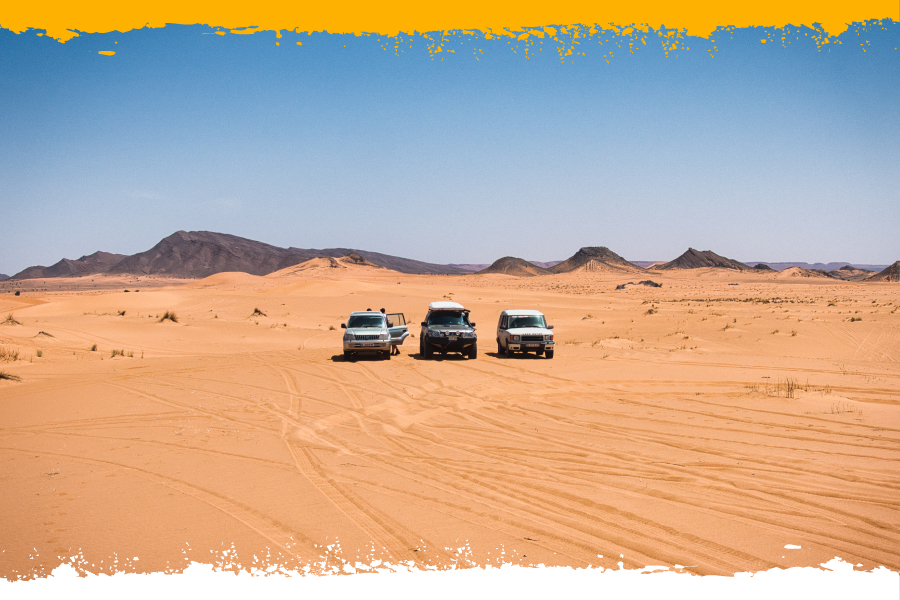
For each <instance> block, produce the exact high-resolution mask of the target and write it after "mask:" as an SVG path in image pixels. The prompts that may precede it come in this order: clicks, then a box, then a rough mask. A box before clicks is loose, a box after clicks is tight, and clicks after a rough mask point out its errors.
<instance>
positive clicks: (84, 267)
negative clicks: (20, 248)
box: [12, 251, 126, 279]
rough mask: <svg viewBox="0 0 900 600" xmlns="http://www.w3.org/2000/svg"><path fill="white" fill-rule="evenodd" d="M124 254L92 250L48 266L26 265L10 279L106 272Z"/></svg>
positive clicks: (74, 275) (77, 275) (79, 275)
mask: <svg viewBox="0 0 900 600" xmlns="http://www.w3.org/2000/svg"><path fill="white" fill-rule="evenodd" d="M123 258H126V255H125V254H110V253H109V252H99V251H98V252H94V253H93V254H88V255H86V256H82V257H81V258H79V259H76V260H71V259H68V258H64V259H62V260H61V261H59V262H58V263H56V264H54V265H52V266H49V267H44V266H40V265H39V266H35V267H28V268H27V269H25V270H23V271H20V272H18V273H16V274H15V275H13V276H12V279H43V278H45V277H81V276H83V275H95V274H97V273H106V272H107V271H109V269H110V268H112V267H114V266H115V265H116V264H118V263H119V261H121V260H122V259H123Z"/></svg>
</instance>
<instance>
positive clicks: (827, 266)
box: [747, 260, 888, 271]
mask: <svg viewBox="0 0 900 600" xmlns="http://www.w3.org/2000/svg"><path fill="white" fill-rule="evenodd" d="M747 264H748V265H755V264H761V265H766V266H768V267H770V268H772V269H775V270H776V271H783V270H784V269H787V268H789V267H800V268H801V269H808V270H815V269H817V270H819V271H836V270H840V269H841V268H842V267H844V266H849V267H853V268H855V269H862V270H866V271H881V270H882V269H886V268H887V266H888V265H867V264H861V263H859V264H857V263H846V262H830V263H807V262H762V261H756V260H751V261H747Z"/></svg>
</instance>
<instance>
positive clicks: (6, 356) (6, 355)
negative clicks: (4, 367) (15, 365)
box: [0, 346, 19, 362]
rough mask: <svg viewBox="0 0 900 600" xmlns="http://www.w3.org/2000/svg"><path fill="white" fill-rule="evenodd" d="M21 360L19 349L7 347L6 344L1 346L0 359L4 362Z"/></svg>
mask: <svg viewBox="0 0 900 600" xmlns="http://www.w3.org/2000/svg"><path fill="white" fill-rule="evenodd" d="M17 360H19V350H18V349H16V350H13V349H12V348H6V347H5V346H0V361H3V362H15V361H17Z"/></svg>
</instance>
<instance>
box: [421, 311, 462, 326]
mask: <svg viewBox="0 0 900 600" xmlns="http://www.w3.org/2000/svg"><path fill="white" fill-rule="evenodd" d="M428 324H429V325H468V324H469V318H468V317H467V316H466V313H464V312H459V311H452V310H433V311H431V312H430V313H428Z"/></svg>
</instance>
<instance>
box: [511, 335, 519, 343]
mask: <svg viewBox="0 0 900 600" xmlns="http://www.w3.org/2000/svg"><path fill="white" fill-rule="evenodd" d="M519 339H520V338H519V336H518V335H514V336H512V341H514V342H518V341H519Z"/></svg>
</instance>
